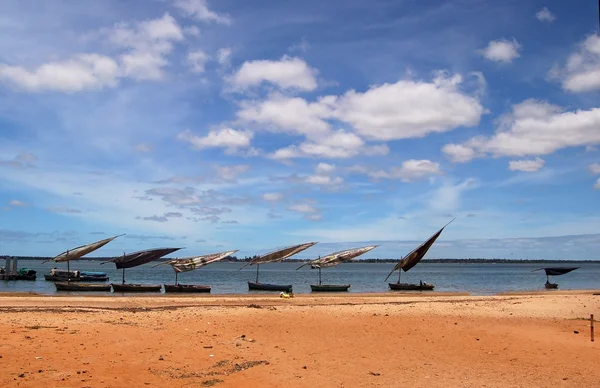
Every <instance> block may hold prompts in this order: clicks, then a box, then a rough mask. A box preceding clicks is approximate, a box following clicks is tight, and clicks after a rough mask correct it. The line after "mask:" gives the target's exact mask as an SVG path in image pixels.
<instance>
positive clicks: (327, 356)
mask: <svg viewBox="0 0 600 388" xmlns="http://www.w3.org/2000/svg"><path fill="white" fill-rule="evenodd" d="M594 293H598V292H593V291H573V292H568V291H558V292H540V293H528V294H527V293H520V294H510V295H500V296H469V295H464V294H449V293H434V294H429V295H420V294H390V293H386V294H347V295H335V296H333V295H318V296H315V295H297V296H296V297H295V298H293V299H283V298H279V296H278V295H239V296H237V295H233V296H232V295H229V296H223V295H220V296H217V295H215V296H212V295H207V296H201V297H186V296H179V297H160V296H141V297H104V296H103V297H91V296H39V295H32V294H13V295H8V294H2V295H0V356H1V357H2V358H0V369H1V370H2V373H0V386H3V387H206V386H216V387H395V386H411V387H442V386H443V387H584V386H595V384H597V383H598V381H600V370H599V368H598V357H599V356H600V345H599V343H598V341H596V342H591V341H590V329H589V326H590V323H589V320H585V319H586V318H589V316H590V314H595V315H596V317H600V308H599V307H600V295H594Z"/></svg>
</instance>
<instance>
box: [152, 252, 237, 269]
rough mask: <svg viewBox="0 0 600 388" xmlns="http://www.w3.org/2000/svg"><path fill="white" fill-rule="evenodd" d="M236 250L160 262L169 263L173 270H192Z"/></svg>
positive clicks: (227, 255) (220, 258)
mask: <svg viewBox="0 0 600 388" xmlns="http://www.w3.org/2000/svg"><path fill="white" fill-rule="evenodd" d="M237 251H238V250H237V249H236V250H233V251H227V252H218V253H209V254H207V255H202V256H193V257H185V258H181V259H174V260H169V261H167V262H166V263H161V264H170V265H171V266H172V267H173V271H175V272H187V271H193V270H195V269H198V268H201V267H204V266H205V265H208V264H211V263H214V262H217V261H219V260H223V259H224V258H226V257H229V256H231V255H233V254H234V253H235V252H237Z"/></svg>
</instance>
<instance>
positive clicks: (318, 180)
mask: <svg viewBox="0 0 600 388" xmlns="http://www.w3.org/2000/svg"><path fill="white" fill-rule="evenodd" d="M343 181H344V180H343V179H342V178H340V177H331V176H329V175H320V174H316V175H309V176H307V177H306V183H309V184H311V185H318V186H335V185H340V184H341V183H342V182H343Z"/></svg>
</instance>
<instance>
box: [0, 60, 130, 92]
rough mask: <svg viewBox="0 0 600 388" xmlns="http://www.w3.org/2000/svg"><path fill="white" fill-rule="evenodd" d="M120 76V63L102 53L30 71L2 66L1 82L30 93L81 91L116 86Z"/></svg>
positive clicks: (50, 64)
mask: <svg viewBox="0 0 600 388" xmlns="http://www.w3.org/2000/svg"><path fill="white" fill-rule="evenodd" d="M118 76H119V66H118V64H117V63H116V62H115V61H114V60H113V59H112V58H109V57H107V56H104V55H99V54H78V55H75V56H73V57H72V58H71V59H68V60H64V61H56V62H49V63H45V64H42V65H40V66H38V67H37V68H35V69H31V70H29V69H26V68H24V67H20V66H9V65H6V64H0V81H2V82H4V83H7V84H9V85H12V86H14V87H18V88H21V89H24V90H26V91H31V92H41V91H47V90H56V91H60V92H79V91H82V90H86V89H102V88H104V87H114V86H116V85H117V80H118Z"/></svg>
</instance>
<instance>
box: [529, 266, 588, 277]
mask: <svg viewBox="0 0 600 388" xmlns="http://www.w3.org/2000/svg"><path fill="white" fill-rule="evenodd" d="M577 268H579V267H551V268H538V269H534V270H533V271H539V270H542V269H543V270H544V271H545V272H546V275H548V276H559V275H564V274H566V273H569V272H571V271H574V270H576V269H577ZM533 271H531V272H533Z"/></svg>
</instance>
